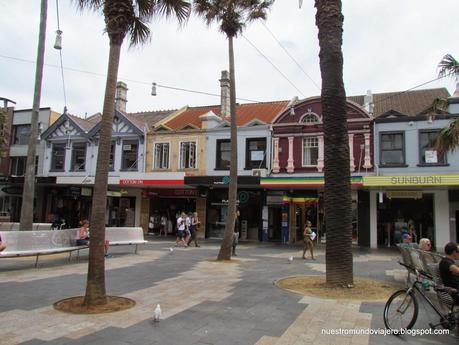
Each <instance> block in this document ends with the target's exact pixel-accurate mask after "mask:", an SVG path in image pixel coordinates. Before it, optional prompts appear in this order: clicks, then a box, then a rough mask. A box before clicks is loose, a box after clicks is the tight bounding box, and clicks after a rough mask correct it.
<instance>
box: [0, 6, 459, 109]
mask: <svg viewBox="0 0 459 345" xmlns="http://www.w3.org/2000/svg"><path fill="white" fill-rule="evenodd" d="M48 2H49V3H48V21H47V32H46V53H45V63H46V64H47V66H45V69H44V79H43V88H42V97H41V106H42V107H51V108H52V109H53V110H56V111H58V112H62V110H63V108H64V105H65V102H64V92H63V86H62V78H61V71H60V68H58V66H59V64H60V62H59V51H57V50H55V49H54V48H53V45H54V40H55V31H56V30H57V19H56V17H57V16H56V1H55V0H49V1H48ZM75 2H76V1H71V0H59V12H60V28H61V30H62V31H63V49H62V55H63V63H64V78H65V91H66V96H67V97H66V98H67V107H68V109H69V112H70V113H72V114H75V115H78V116H85V113H87V114H88V115H91V114H93V113H96V112H100V111H102V106H103V97H104V89H105V77H104V75H105V73H106V69H107V62H108V38H107V35H105V34H104V33H103V31H104V20H103V17H102V15H101V14H100V13H91V12H87V11H86V12H79V11H78V10H77V9H76V7H75V5H74V3H75ZM39 3H40V1H39V0H15V1H11V0H0V33H1V34H0V76H1V79H0V97H6V98H10V99H12V100H14V101H16V103H17V104H16V108H17V109H25V108H31V107H32V101H33V89H34V74H35V65H34V61H35V59H36V51H37V40H38V28H39V18H40V6H39ZM458 8H459V2H458V1H457V0H435V1H434V0H343V14H344V43H343V53H344V80H345V87H346V94H347V95H349V96H350V95H359V94H365V93H366V90H368V89H370V90H372V91H373V92H374V93H378V92H392V91H403V90H406V89H410V88H412V87H415V86H417V85H419V84H422V83H425V82H428V81H430V80H433V79H435V78H436V77H437V72H438V71H437V68H436V66H437V64H438V62H439V61H440V60H441V58H442V57H443V55H445V54H446V53H450V54H452V55H453V56H455V57H456V58H458V59H459V46H458V44H457V38H458V37H459V24H458V21H457V9H458ZM315 13H316V11H315V8H314V1H313V0H304V1H303V7H302V8H301V10H300V9H299V8H298V0H277V1H275V3H274V5H273V7H272V9H271V11H270V12H269V14H268V19H267V21H266V22H265V24H263V23H261V22H259V23H252V24H249V25H248V27H247V28H246V30H245V31H244V33H243V35H244V37H245V38H244V37H242V36H240V37H238V38H237V40H236V41H235V64H236V93H237V97H238V98H242V99H249V100H255V101H274V100H289V99H291V98H292V97H294V96H299V97H300V98H304V97H309V96H315V95H319V94H320V90H319V87H320V85H321V80H320V70H319V59H318V54H319V47H318V39H317V28H316V26H315ZM150 28H151V30H152V34H153V35H152V39H151V41H150V42H149V43H147V44H146V45H144V46H142V47H138V48H129V46H128V44H127V41H126V42H125V43H124V44H123V49H122V53H121V62H120V69H119V79H120V80H123V81H125V82H126V83H127V84H128V88H129V91H128V104H127V110H128V112H136V111H148V110H161V109H176V108H180V107H182V106H184V105H190V106H196V105H211V104H218V103H219V101H220V100H219V97H215V96H204V95H200V94H197V93H189V92H184V91H176V90H172V89H168V88H164V87H161V85H162V86H170V87H176V88H183V89H189V90H196V91H203V92H208V93H213V94H219V93H220V89H219V88H220V86H219V81H218V79H219V78H220V74H221V71H222V70H224V69H228V53H227V40H226V38H225V36H224V35H223V34H221V33H219V31H218V27H217V26H216V25H214V26H211V27H206V25H205V23H204V22H203V20H201V19H200V18H196V17H192V18H191V19H190V20H189V22H188V23H187V24H186V25H185V26H183V27H179V26H178V24H177V22H176V21H175V20H172V19H171V20H163V19H159V18H156V19H154V20H153V21H152V23H151V24H150ZM270 32H272V34H274V36H275V37H277V39H278V41H279V42H280V43H281V44H282V46H283V47H284V48H285V49H287V50H288V52H289V53H290V55H292V56H293V57H294V58H295V60H296V61H297V62H298V63H299V65H300V66H301V69H300V68H299V67H298V66H297V64H296V63H295V62H294V61H293V60H292V59H291V58H290V57H289V56H288V55H287V54H286V53H285V51H284V50H283V49H282V48H281V46H280V45H279V43H278V42H277V41H276V40H275V39H274V38H273V37H272V35H271V33H270ZM249 42H251V43H249ZM252 45H254V46H255V47H256V48H257V49H258V50H259V51H261V52H262V53H263V54H264V55H265V56H266V57H267V58H268V59H269V61H270V62H268V61H267V60H266V59H265V58H264V57H263V56H262V55H260V53H259V52H258V51H257V49H255V48H254V47H253V46H252ZM272 64H274V65H275V66H276V67H277V68H278V69H279V70H280V71H281V72H282V74H283V75H284V76H285V77H284V76H282V75H281V73H279V72H278V71H277V70H276V69H275V68H274V67H273V66H272ZM76 70H78V71H80V72H77V71H76ZM303 71H304V72H303ZM311 79H312V81H311ZM152 82H156V83H158V84H159V86H158V88H157V96H154V97H153V96H151V83H152ZM292 84H293V85H292ZM454 85H455V83H454V80H452V79H450V78H449V79H448V78H444V79H441V80H439V81H436V82H431V83H428V84H426V85H424V86H422V87H421V88H433V87H446V88H448V90H449V92H450V93H452V92H454ZM318 86H319V87H318ZM239 102H244V101H243V100H240V101H239Z"/></svg>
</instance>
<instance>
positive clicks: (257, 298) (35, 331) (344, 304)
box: [0, 238, 458, 345]
mask: <svg viewBox="0 0 459 345" xmlns="http://www.w3.org/2000/svg"><path fill="white" fill-rule="evenodd" d="M149 240H150V243H149V244H147V245H146V246H144V247H141V249H140V250H139V253H138V254H134V253H133V251H134V248H133V247H129V246H126V247H116V248H111V252H112V253H113V255H114V256H113V258H110V259H107V260H106V284H107V292H108V294H110V295H117V296H124V297H129V298H132V299H134V300H135V301H136V303H137V304H136V306H135V307H134V308H131V309H129V310H126V311H122V312H118V313H110V314H99V315H74V314H64V313H61V312H58V311H55V310H54V309H53V308H52V303H53V302H55V301H57V300H60V299H63V298H66V297H72V296H77V295H82V294H84V290H85V284H86V271H87V254H88V252H87V250H86V251H83V252H82V253H81V257H80V261H79V262H76V261H74V260H72V262H71V263H68V261H67V255H55V256H50V257H47V258H46V257H43V258H41V259H40V261H39V268H37V269H36V268H34V267H33V265H34V260H35V259H34V258H18V259H1V260H0V291H1V296H2V297H1V299H0V327H1V332H0V337H1V338H0V344H37V345H38V344H45V343H46V344H54V345H57V344H91V345H96V344H97V345H102V344H107V345H109V344H110V345H129V344H158V345H160V344H161V345H181V344H184V345H185V344H186V345H188V344H190V345H204V344H207V345H210V344H213V345H225V344H228V345H229V344H241V345H252V344H255V345H301V344H314V345H326V344H352V345H366V344H387V345H392V344H393V345H395V344H400V343H402V344H440V343H441V344H457V343H458V340H457V338H454V337H453V336H449V335H441V336H440V335H423V336H420V335H417V336H408V335H406V336H402V337H395V336H392V335H387V336H383V335H340V336H338V335H330V334H324V333H326V331H327V330H336V329H359V328H362V329H372V330H377V329H378V328H384V325H383V320H382V313H383V308H384V303H385V301H384V300H382V301H376V302H375V301H372V302H367V301H339V300H325V299H319V298H313V297H304V296H301V295H298V294H295V293H291V292H288V291H284V290H281V289H279V288H278V287H276V286H275V285H274V284H273V283H274V282H275V281H276V280H278V279H280V278H284V277H288V276H298V275H322V274H324V272H325V257H324V252H323V250H321V249H318V251H317V252H318V253H317V260H316V261H311V260H302V259H301V254H302V251H301V248H300V247H296V246H283V245H276V244H259V243H256V244H249V243H242V244H241V245H240V246H239V247H238V256H237V258H235V259H237V260H238V262H237V263H216V262H213V261H212V259H215V257H216V255H217V253H218V250H219V243H217V242H211V241H207V242H203V243H202V245H201V247H200V248H195V247H191V248H175V247H174V244H175V242H174V241H173V240H170V239H169V240H163V239H161V240H159V239H156V238H150V239H149ZM171 247H172V248H173V251H172V252H171V251H170V248H171ZM289 256H293V257H294V260H293V262H291V263H289V260H288V258H289ZM397 258H398V255H397V252H395V251H391V250H378V251H362V250H359V249H355V252H354V274H355V276H360V277H368V278H373V279H378V280H384V281H388V282H398V283H399V284H401V285H402V284H403V281H404V279H405V277H406V274H405V272H404V270H403V269H402V267H401V266H400V265H398V264H397ZM158 303H159V304H160V305H161V309H162V311H163V313H162V319H161V321H160V322H156V323H155V322H152V316H153V311H154V309H155V306H156V304H158ZM419 314H420V317H419V319H418V321H417V323H416V325H415V328H417V329H420V330H421V329H428V328H429V327H428V323H429V322H437V318H436V317H434V315H432V311H431V310H430V309H428V307H426V306H424V305H421V308H420V313H419Z"/></svg>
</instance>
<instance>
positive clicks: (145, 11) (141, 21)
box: [78, 0, 191, 306]
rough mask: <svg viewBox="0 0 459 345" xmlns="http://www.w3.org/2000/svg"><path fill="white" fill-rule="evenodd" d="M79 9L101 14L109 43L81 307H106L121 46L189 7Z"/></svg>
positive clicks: (87, 0)
mask: <svg viewBox="0 0 459 345" xmlns="http://www.w3.org/2000/svg"><path fill="white" fill-rule="evenodd" d="M78 6H79V8H80V9H85V8H88V9H91V10H94V11H99V10H102V12H103V14H104V19H105V25H106V27H105V30H106V32H107V34H108V38H109V41H110V51H109V58H108V72H107V81H106V84H105V97H104V107H103V114H102V119H101V130H100V139H99V151H98V157H97V166H96V176H95V181H94V193H93V199H92V209H91V241H90V246H89V264H88V276H87V283H86V295H85V299H84V304H85V305H87V306H89V305H100V304H106V302H107V298H106V292H105V261H104V241H105V205H106V203H107V180H108V165H109V158H110V143H111V136H112V125H113V113H114V111H115V92H116V82H117V79H118V66H119V62H120V52H121V45H122V44H123V41H124V38H125V37H126V35H129V37H130V43H131V45H136V44H142V43H145V42H146V41H147V40H148V38H149V36H150V30H149V28H148V27H147V25H146V23H147V22H148V21H149V20H150V19H151V18H152V16H153V15H164V16H166V17H170V16H172V15H174V16H176V17H177V18H178V20H179V22H183V21H184V20H185V19H187V18H188V15H189V13H190V8H191V6H190V4H189V2H187V1H184V0H78Z"/></svg>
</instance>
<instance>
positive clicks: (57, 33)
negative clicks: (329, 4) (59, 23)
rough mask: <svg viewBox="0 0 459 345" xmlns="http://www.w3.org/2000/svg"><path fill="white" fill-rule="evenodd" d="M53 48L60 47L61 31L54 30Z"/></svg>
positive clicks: (59, 48)
mask: <svg viewBox="0 0 459 345" xmlns="http://www.w3.org/2000/svg"><path fill="white" fill-rule="evenodd" d="M54 49H57V50H61V49H62V31H61V30H57V31H56V41H55V42H54Z"/></svg>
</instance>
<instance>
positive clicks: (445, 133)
mask: <svg viewBox="0 0 459 345" xmlns="http://www.w3.org/2000/svg"><path fill="white" fill-rule="evenodd" d="M458 146H459V118H456V119H455V120H454V121H453V122H451V123H450V124H449V126H447V127H445V128H443V129H442V130H441V131H440V133H438V137H437V139H436V140H435V148H436V149H437V150H438V151H439V152H440V153H445V152H448V151H455V150H456V148H457V147H458Z"/></svg>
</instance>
